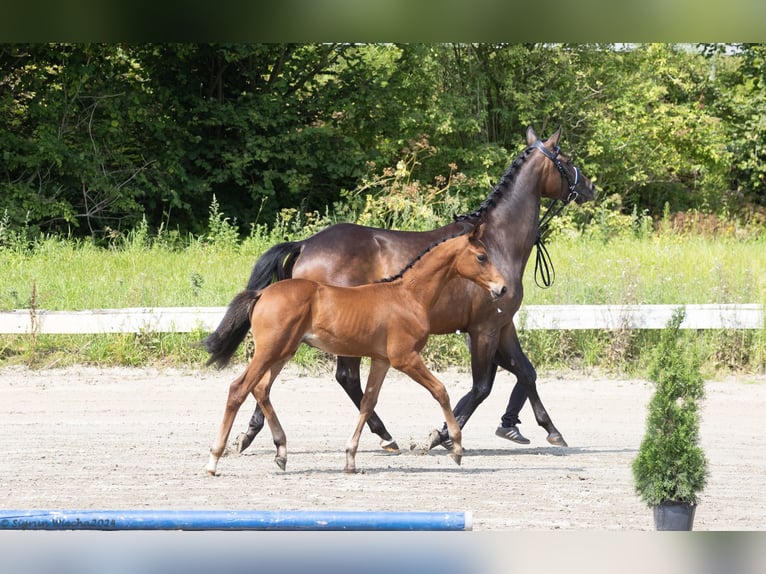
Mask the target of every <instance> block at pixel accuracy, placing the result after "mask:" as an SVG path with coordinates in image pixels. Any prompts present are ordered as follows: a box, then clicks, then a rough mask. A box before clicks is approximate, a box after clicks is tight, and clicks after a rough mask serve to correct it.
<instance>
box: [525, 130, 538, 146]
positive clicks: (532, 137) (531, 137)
mask: <svg viewBox="0 0 766 574" xmlns="http://www.w3.org/2000/svg"><path fill="white" fill-rule="evenodd" d="M536 141H537V134H536V133H535V130H533V129H532V126H529V127H528V128H527V145H532V144H534V143H535V142H536Z"/></svg>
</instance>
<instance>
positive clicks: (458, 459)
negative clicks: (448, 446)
mask: <svg viewBox="0 0 766 574" xmlns="http://www.w3.org/2000/svg"><path fill="white" fill-rule="evenodd" d="M449 455H450V458H451V459H452V460H454V461H455V464H456V465H458V466H460V462H461V461H462V460H463V455H462V454H455V453H454V452H451V453H449Z"/></svg>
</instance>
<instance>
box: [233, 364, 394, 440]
mask: <svg viewBox="0 0 766 574" xmlns="http://www.w3.org/2000/svg"><path fill="white" fill-rule="evenodd" d="M361 362H362V360H361V359H360V358H359V357H338V368H337V370H336V371H335V380H337V381H338V383H339V384H340V386H341V387H343V390H344V391H346V394H347V395H348V396H349V398H350V399H351V400H352V401H353V403H354V404H355V405H356V408H357V409H358V408H359V406H360V404H361V401H362V384H361V378H360V376H359V367H360V364H361ZM264 422H265V419H264V416H263V410H262V409H261V407H260V405H259V404H257V403H256V405H255V410H254V411H253V416H251V417H250V422H249V423H248V426H247V430H246V431H245V432H243V433H240V434H239V436H238V437H237V438H236V439H235V440H234V442H233V443H232V447H233V449H234V450H235V451H236V452H238V453H241V452H243V451H244V450H245V449H246V448H247V447H249V446H250V444H251V443H252V442H253V439H255V437H256V436H257V435H258V433H259V432H261V429H263V424H264ZM367 426H369V427H370V431H372V432H373V433H375V434H376V435H378V436H379V437H380V446H381V447H382V448H383V449H384V450H387V451H389V452H399V445H398V444H396V441H395V440H394V439H393V437H392V436H391V435H390V434H389V432H388V430H387V429H386V426H385V425H384V424H383V421H382V420H380V417H379V416H378V415H377V413H376V412H375V411H372V413H370V418H368V419H367Z"/></svg>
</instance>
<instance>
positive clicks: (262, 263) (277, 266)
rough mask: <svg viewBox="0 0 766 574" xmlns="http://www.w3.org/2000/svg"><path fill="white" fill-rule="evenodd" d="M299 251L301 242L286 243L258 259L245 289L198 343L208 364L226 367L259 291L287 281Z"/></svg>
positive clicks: (243, 332)
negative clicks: (202, 347) (203, 347)
mask: <svg viewBox="0 0 766 574" xmlns="http://www.w3.org/2000/svg"><path fill="white" fill-rule="evenodd" d="M301 248H302V243H301V242H299V241H287V242H285V243H280V244H278V245H275V246H274V247H271V248H270V249H269V250H268V251H266V253H264V254H263V255H261V256H260V257H259V258H258V261H256V262H255V266H254V267H253V271H252V273H251V274H250V279H249V280H248V282H247V289H246V290H245V291H242V292H241V293H239V294H238V295H237V296H236V297H234V299H233V300H232V302H231V303H230V304H229V308H228V309H226V314H225V315H224V317H223V319H222V320H221V324H220V325H218V327H217V328H216V330H215V331H214V332H212V333H210V335H208V336H207V337H206V338H205V340H204V341H202V344H203V345H204V346H205V348H206V349H207V351H208V353H210V358H209V359H208V361H207V364H208V365H212V364H213V363H215V364H216V366H217V367H218V368H219V369H221V368H223V367H225V366H226V365H227V364H228V362H229V360H230V359H231V357H232V355H233V354H234V352H235V351H236V350H237V347H238V346H239V344H240V343H241V342H242V341H243V340H244V339H245V337H246V336H247V331H248V330H249V329H250V311H251V309H252V306H253V305H254V304H255V302H256V301H257V300H258V298H259V297H260V290H261V289H265V288H266V287H268V286H269V285H270V284H271V283H274V282H276V281H281V280H283V279H289V278H290V276H291V275H292V270H293V265H295V260H296V259H297V258H298V255H300V252H301Z"/></svg>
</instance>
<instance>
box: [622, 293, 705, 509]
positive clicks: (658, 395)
mask: <svg viewBox="0 0 766 574" xmlns="http://www.w3.org/2000/svg"><path fill="white" fill-rule="evenodd" d="M684 316H685V311H684V309H683V308H679V309H677V310H676V311H675V312H674V313H673V316H672V317H671V319H670V321H668V324H667V326H666V328H665V329H664V330H663V332H662V335H661V337H660V343H659V345H658V346H657V348H656V349H655V352H654V355H653V359H652V362H651V364H650V366H649V370H648V374H649V378H650V380H651V381H653V382H654V383H655V386H656V391H655V394H654V396H653V397H652V399H651V401H650V402H649V414H648V416H647V419H646V434H645V435H644V439H643V441H642V443H641V447H640V449H639V451H638V456H637V457H636V458H635V459H634V461H633V477H634V480H635V487H636V492H637V493H638V495H639V496H640V497H641V499H642V500H643V501H644V502H646V503H647V504H648V505H649V506H656V505H659V504H661V503H663V502H686V503H690V504H696V503H697V494H698V493H699V492H700V491H701V490H702V489H703V488H704V487H705V483H706V481H707V459H706V458H705V453H704V451H703V450H702V447H701V446H700V445H699V414H698V401H699V400H700V399H702V398H703V396H704V391H705V387H704V382H703V379H702V375H701V373H700V367H699V360H698V358H697V357H696V355H693V354H689V353H688V352H685V350H684V349H683V348H682V347H681V346H680V345H679V327H680V325H681V322H682V321H683V319H684Z"/></svg>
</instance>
